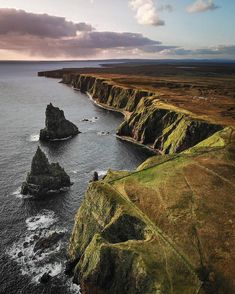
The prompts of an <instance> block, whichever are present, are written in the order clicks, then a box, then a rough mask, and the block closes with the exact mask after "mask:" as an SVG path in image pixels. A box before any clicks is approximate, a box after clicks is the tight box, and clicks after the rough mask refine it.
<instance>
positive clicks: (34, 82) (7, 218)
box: [0, 62, 150, 294]
mask: <svg viewBox="0 0 235 294" xmlns="http://www.w3.org/2000/svg"><path fill="white" fill-rule="evenodd" d="M87 66H89V67H90V66H99V63H98V62H0V293H1V294H2V293H4V294H13V293H14V294H16V293H17V294H21V293H22V294H23V293H30V294H37V293H40V294H41V293H56V294H60V293H63V294H66V293H79V286H77V285H74V284H73V283H72V280H71V279H69V278H67V277H66V276H65V275H64V266H65V261H66V250H67V246H68V241H69V237H70V234H71V230H72V227H73V220H74V216H75V213H76V211H77V210H78V208H79V206H80V205H81V202H82V200H83V197H84V193H85V190H86V187H87V184H88V182H89V180H90V179H91V178H92V175H93V172H94V171H97V172H98V173H99V175H100V176H102V175H104V174H105V172H106V171H107V170H108V169H109V168H111V169H123V170H132V169H134V168H136V166H138V164H140V163H141V162H142V161H144V160H145V159H146V158H147V157H148V156H150V154H149V153H147V151H146V150H144V149H142V148H140V147H137V146H135V145H133V144H131V143H127V142H123V141H120V140H119V139H117V138H116V137H115V131H116V129H117V127H118V125H119V124H120V123H121V122H122V120H123V117H122V116H121V115H120V114H117V113H114V112H110V111H107V110H104V109H101V108H99V107H97V106H96V105H94V104H93V103H92V101H91V100H90V99H89V98H88V97H87V96H86V95H83V94H81V93H80V92H78V91H75V90H73V89H72V88H71V87H69V86H66V85H63V84H60V83H58V80H56V79H47V78H42V77H41V78H39V77H37V72H38V71H43V70H50V69H51V70H52V69H57V68H63V67H87ZM50 102H52V103H53V104H54V105H55V106H58V107H60V108H62V109H63V110H64V112H65V116H66V118H67V119H69V120H71V121H72V122H73V123H75V124H76V125H78V126H79V129H80V131H81V132H82V133H81V134H79V135H78V136H76V137H75V138H73V139H71V140H68V141H60V142H53V143H48V144H44V143H43V144H42V143H40V142H39V141H38V138H39V130H40V129H41V128H43V127H44V123H45V109H46V105H47V104H48V103H50ZM84 118H85V119H89V121H86V122H84V121H82V120H83V119H84ZM38 145H40V146H41V148H42V149H43V151H44V152H45V153H46V154H47V156H48V158H49V160H50V161H52V162H59V163H60V164H61V165H62V167H64V168H65V170H66V171H67V173H68V174H69V176H70V177H71V180H72V181H73V182H74V185H73V186H72V187H71V189H70V190H69V191H67V192H64V193H62V194H60V195H56V196H55V195H54V196H50V197H47V199H45V200H43V201H42V200H41V201H37V200H35V199H33V198H30V197H23V196H22V195H21V194H20V186H21V183H22V182H23V181H24V179H25V177H26V173H27V172H28V171H29V170H30V165H31V160H32V157H33V155H34V153H35V151H36V149H37V146H38ZM52 232H61V233H63V234H64V235H63V238H62V239H61V240H60V241H59V242H58V243H57V244H56V245H55V246H53V247H52V248H49V249H48V250H46V251H45V252H43V253H42V254H36V253H35V252H34V251H33V248H34V245H35V242H36V238H38V237H39V236H40V238H42V237H46V236H48V235H50V234H52ZM48 271H50V274H51V276H53V278H52V279H51V282H49V283H48V284H46V285H43V284H40V283H39V279H40V277H41V276H42V274H43V273H45V272H48Z"/></svg>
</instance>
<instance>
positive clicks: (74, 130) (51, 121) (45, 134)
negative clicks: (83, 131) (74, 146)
mask: <svg viewBox="0 0 235 294" xmlns="http://www.w3.org/2000/svg"><path fill="white" fill-rule="evenodd" d="M45 124H46V127H45V128H44V129H42V130H41V131H40V140H42V141H54V140H63V139H68V138H71V137H73V136H75V135H77V134H79V133H80V132H79V130H78V127H77V126H75V125H74V124H73V123H72V122H70V121H68V120H67V119H66V118H65V116H64V111H63V110H61V109H59V108H58V107H54V106H53V105H52V103H50V104H49V105H47V108H46V121H45Z"/></svg>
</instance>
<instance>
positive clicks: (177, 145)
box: [117, 98, 222, 154]
mask: <svg viewBox="0 0 235 294" xmlns="http://www.w3.org/2000/svg"><path fill="white" fill-rule="evenodd" d="M221 129H222V126H219V125H215V124H210V123H208V122H205V121H200V120H196V119H193V118H192V117H190V115H189V114H187V113H184V112H180V110H179V109H172V108H171V107H167V106H166V105H162V104H161V103H160V102H158V101H156V100H155V99H154V98H143V99H142V100H141V101H140V102H139V104H138V106H137V108H136V110H135V111H134V112H133V113H132V114H131V116H130V117H129V119H127V120H125V121H124V122H123V123H122V125H121V126H120V127H119V129H118V131H117V134H118V135H119V136H124V137H130V138H133V139H134V140H135V141H137V142H140V143H141V144H144V145H148V146H150V147H151V148H153V149H156V150H158V151H160V152H161V153H164V154H174V153H179V152H181V151H183V150H186V149H188V148H190V147H192V146H194V145H196V144H197V143H199V142H200V141H203V140H204V139H206V138H208V137H209V136H211V135H212V134H214V133H215V132H217V131H219V130H221Z"/></svg>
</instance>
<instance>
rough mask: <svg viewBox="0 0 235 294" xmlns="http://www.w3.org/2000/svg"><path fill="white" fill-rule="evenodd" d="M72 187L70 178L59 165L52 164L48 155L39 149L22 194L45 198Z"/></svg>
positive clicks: (23, 185)
mask: <svg viewBox="0 0 235 294" xmlns="http://www.w3.org/2000/svg"><path fill="white" fill-rule="evenodd" d="M70 185H71V182H70V178H69V176H68V175H67V173H66V172H65V171H64V169H63V168H62V167H61V166H60V165H59V163H51V164H50V163H49V161H48V159H47V157H46V155H45V154H44V153H43V152H42V150H41V149H40V147H38V149H37V151H36V154H35V155H34V157H33V160H32V164H31V171H30V173H28V175H27V178H26V181H25V182H24V183H23V184H22V186H21V193H22V194H23V195H27V194H30V195H34V196H43V195H46V194H50V193H53V192H59V191H61V189H63V188H65V187H69V186H70Z"/></svg>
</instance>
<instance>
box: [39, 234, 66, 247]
mask: <svg viewBox="0 0 235 294" xmlns="http://www.w3.org/2000/svg"><path fill="white" fill-rule="evenodd" d="M63 236H64V233H63V232H62V233H57V232H54V233H52V234H51V235H50V236H48V237H44V238H40V239H39V240H38V241H37V242H36V244H35V246H34V248H33V251H34V252H36V251H38V250H41V251H43V250H45V249H48V248H50V247H52V246H54V245H55V244H56V243H57V242H58V241H59V240H60V239H61V238H62V237H63Z"/></svg>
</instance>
